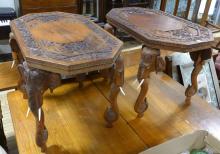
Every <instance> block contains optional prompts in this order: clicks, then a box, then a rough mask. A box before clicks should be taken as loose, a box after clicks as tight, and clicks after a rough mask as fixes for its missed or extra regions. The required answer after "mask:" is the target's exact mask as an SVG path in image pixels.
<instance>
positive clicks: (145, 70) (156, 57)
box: [134, 46, 165, 117]
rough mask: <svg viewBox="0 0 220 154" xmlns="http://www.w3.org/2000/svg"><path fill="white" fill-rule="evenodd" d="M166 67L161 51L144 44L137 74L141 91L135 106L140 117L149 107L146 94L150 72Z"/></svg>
mask: <svg viewBox="0 0 220 154" xmlns="http://www.w3.org/2000/svg"><path fill="white" fill-rule="evenodd" d="M164 68H165V63H164V61H163V60H162V58H161V57H160V51H159V50H158V49H152V48H148V47H145V46H144V47H143V48H142V54H141V63H140V65H139V69H138V74H137V79H138V81H139V83H140V84H141V91H140V94H139V96H138V98H137V100H136V103H135V106H134V110H135V112H137V113H138V117H142V116H143V115H144V112H145V111H146V109H147V108H148V103H147V100H146V94H147V91H148V78H149V75H150V73H151V72H153V71H161V70H163V69H164Z"/></svg>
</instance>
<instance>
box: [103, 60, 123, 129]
mask: <svg viewBox="0 0 220 154" xmlns="http://www.w3.org/2000/svg"><path fill="white" fill-rule="evenodd" d="M123 84H124V62H123V59H122V57H121V56H120V57H118V59H117V60H116V63H115V66H114V75H113V81H112V85H111V91H110V96H109V101H110V107H108V108H107V109H106V111H105V113H104V118H105V120H106V121H107V127H112V123H113V122H115V121H116V120H117V119H118V117H119V109H118V104H117V96H118V93H119V92H120V87H122V86H123Z"/></svg>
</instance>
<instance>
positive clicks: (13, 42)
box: [9, 33, 27, 99]
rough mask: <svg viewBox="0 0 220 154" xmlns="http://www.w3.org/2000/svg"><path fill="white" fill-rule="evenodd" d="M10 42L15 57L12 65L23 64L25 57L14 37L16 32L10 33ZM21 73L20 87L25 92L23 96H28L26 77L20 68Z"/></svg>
mask: <svg viewBox="0 0 220 154" xmlns="http://www.w3.org/2000/svg"><path fill="white" fill-rule="evenodd" d="M9 43H10V46H11V50H12V57H13V64H12V65H17V64H22V63H23V62H24V59H23V57H22V55H21V51H20V48H19V46H18V44H17V42H16V40H15V38H14V34H13V33H10V39H9ZM14 67H15V66H14ZM18 71H19V73H20V79H19V81H18V89H19V90H20V91H22V93H23V98H25V99H26V98H27V92H26V89H25V84H26V83H25V81H24V77H23V75H22V73H21V72H20V70H19V69H18Z"/></svg>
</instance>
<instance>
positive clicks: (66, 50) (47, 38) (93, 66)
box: [11, 12, 122, 75]
mask: <svg viewBox="0 0 220 154" xmlns="http://www.w3.org/2000/svg"><path fill="white" fill-rule="evenodd" d="M11 29H12V32H13V34H14V37H15V39H16V41H17V42H18V45H19V47H20V49H21V52H22V55H23V57H24V59H25V60H26V62H27V64H28V65H29V66H30V67H33V68H38V69H42V70H46V71H50V72H55V73H61V74H65V75H72V74H77V73H83V72H86V71H92V70H97V69H103V68H108V67H110V66H111V65H112V64H113V63H114V61H115V59H116V58H117V57H118V55H119V54H120V48H121V46H122V42H121V41H120V40H118V39H117V38H115V37H114V36H112V35H111V34H109V33H107V32H106V31H104V30H103V29H102V28H100V27H99V26H98V25H96V24H94V23H93V22H92V21H90V20H89V19H87V18H86V17H83V16H81V15H76V14H69V13H62V12H51V13H36V14H29V15H25V16H23V17H20V18H18V19H15V20H13V21H12V22H11Z"/></svg>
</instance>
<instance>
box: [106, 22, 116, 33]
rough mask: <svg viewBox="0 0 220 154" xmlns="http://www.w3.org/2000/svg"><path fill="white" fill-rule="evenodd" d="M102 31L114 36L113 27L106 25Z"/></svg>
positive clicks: (114, 29)
mask: <svg viewBox="0 0 220 154" xmlns="http://www.w3.org/2000/svg"><path fill="white" fill-rule="evenodd" d="M104 29H105V30H106V31H107V32H109V33H111V34H112V35H115V33H116V28H115V27H113V26H111V25H110V24H108V23H107V24H105V26H104Z"/></svg>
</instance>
